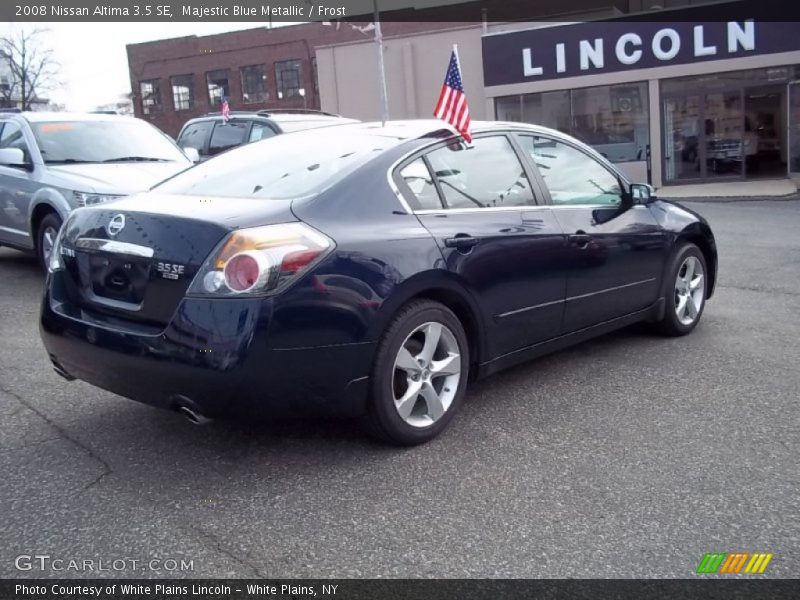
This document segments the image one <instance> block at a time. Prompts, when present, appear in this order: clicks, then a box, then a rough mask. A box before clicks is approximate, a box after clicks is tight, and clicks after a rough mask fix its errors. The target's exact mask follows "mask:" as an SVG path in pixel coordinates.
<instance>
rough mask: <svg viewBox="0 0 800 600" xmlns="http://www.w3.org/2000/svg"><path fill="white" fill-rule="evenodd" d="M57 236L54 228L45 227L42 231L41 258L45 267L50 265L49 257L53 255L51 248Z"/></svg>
mask: <svg viewBox="0 0 800 600" xmlns="http://www.w3.org/2000/svg"><path fill="white" fill-rule="evenodd" d="M57 236H58V231H57V230H56V228H55V227H50V226H47V227H45V228H44V231H42V257H43V258H44V264H45V265H47V264H49V263H50V255H51V254H52V253H53V246H54V245H55V243H56V237H57Z"/></svg>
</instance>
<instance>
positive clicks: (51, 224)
mask: <svg viewBox="0 0 800 600" xmlns="http://www.w3.org/2000/svg"><path fill="white" fill-rule="evenodd" d="M59 229H61V218H60V217H59V216H58V215H57V214H56V213H52V212H51V213H48V214H46V215H45V216H44V218H43V219H42V220H41V221H39V226H38V227H37V228H36V256H37V257H38V258H39V266H40V267H41V268H42V270H43V271H44V272H45V273H46V272H47V259H46V258H45V256H44V246H45V239H44V237H45V233H49V232H51V231H52V230H55V231H56V232H58V230H59Z"/></svg>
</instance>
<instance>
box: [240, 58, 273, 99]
mask: <svg viewBox="0 0 800 600" xmlns="http://www.w3.org/2000/svg"><path fill="white" fill-rule="evenodd" d="M241 75H242V102H244V103H245V104H253V103H254V102H266V100H267V98H268V97H269V94H268V93H267V75H266V73H264V65H253V66H250V67H242V69H241Z"/></svg>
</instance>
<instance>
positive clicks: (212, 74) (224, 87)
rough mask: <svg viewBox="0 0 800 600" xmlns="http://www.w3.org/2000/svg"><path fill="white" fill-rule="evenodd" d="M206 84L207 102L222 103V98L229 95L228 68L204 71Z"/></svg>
mask: <svg viewBox="0 0 800 600" xmlns="http://www.w3.org/2000/svg"><path fill="white" fill-rule="evenodd" d="M206 83H207V84H208V103H209V104H210V105H211V106H219V105H220V104H222V98H223V97H224V98H228V97H229V96H230V92H231V87H230V84H229V83H228V69H217V70H216V71H209V72H208V73H206Z"/></svg>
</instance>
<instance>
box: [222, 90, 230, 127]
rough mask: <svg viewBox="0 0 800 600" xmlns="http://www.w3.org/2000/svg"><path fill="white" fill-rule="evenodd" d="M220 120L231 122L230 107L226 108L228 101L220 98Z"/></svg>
mask: <svg viewBox="0 0 800 600" xmlns="http://www.w3.org/2000/svg"><path fill="white" fill-rule="evenodd" d="M222 120H223V121H225V122H226V123H227V122H228V121H230V120H231V107H230V106H228V99H227V98H225V97H224V96H223V97H222Z"/></svg>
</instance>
